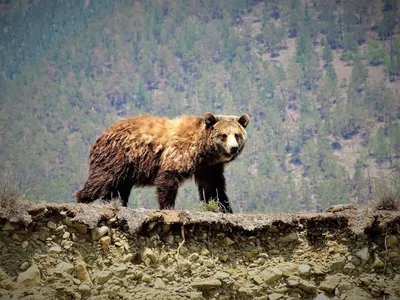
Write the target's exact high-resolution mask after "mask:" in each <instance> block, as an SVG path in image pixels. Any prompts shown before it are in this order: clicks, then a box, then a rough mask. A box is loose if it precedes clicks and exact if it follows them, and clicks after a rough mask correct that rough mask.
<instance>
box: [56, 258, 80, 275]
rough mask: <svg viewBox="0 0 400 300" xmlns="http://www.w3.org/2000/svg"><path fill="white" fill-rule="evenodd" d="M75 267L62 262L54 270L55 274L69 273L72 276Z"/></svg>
mask: <svg viewBox="0 0 400 300" xmlns="http://www.w3.org/2000/svg"><path fill="white" fill-rule="evenodd" d="M74 269H75V268H74V265H73V264H71V263H68V262H65V261H62V262H60V263H59V264H58V265H57V266H56V267H55V269H54V272H55V273H64V272H65V273H67V274H72V272H73V271H74Z"/></svg>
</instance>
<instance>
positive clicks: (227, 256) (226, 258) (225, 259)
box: [219, 255, 229, 262]
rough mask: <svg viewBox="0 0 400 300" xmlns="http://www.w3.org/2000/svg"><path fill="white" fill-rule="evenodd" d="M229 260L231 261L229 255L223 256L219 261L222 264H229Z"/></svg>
mask: <svg viewBox="0 0 400 300" xmlns="http://www.w3.org/2000/svg"><path fill="white" fill-rule="evenodd" d="M228 259H229V255H221V256H220V257H219V260H220V261H222V262H227V261H228Z"/></svg>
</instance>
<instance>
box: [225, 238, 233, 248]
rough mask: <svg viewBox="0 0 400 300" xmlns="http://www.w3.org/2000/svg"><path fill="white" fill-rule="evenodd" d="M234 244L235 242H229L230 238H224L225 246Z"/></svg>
mask: <svg viewBox="0 0 400 300" xmlns="http://www.w3.org/2000/svg"><path fill="white" fill-rule="evenodd" d="M234 243H235V241H233V240H231V239H230V238H228V237H226V238H225V245H226V246H231V245H233V244H234Z"/></svg>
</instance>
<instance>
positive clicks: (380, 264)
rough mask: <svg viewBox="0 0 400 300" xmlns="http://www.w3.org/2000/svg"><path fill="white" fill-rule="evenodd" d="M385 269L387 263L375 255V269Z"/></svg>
mask: <svg viewBox="0 0 400 300" xmlns="http://www.w3.org/2000/svg"><path fill="white" fill-rule="evenodd" d="M384 267H385V263H384V262H383V261H382V260H381V259H380V258H379V256H378V255H377V254H375V261H374V268H375V269H381V268H384Z"/></svg>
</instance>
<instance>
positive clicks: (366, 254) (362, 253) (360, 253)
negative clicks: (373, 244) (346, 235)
mask: <svg viewBox="0 0 400 300" xmlns="http://www.w3.org/2000/svg"><path fill="white" fill-rule="evenodd" d="M356 255H357V256H358V257H359V258H361V259H362V260H363V261H364V262H367V261H368V260H369V257H370V255H369V250H368V247H364V248H362V249H361V250H359V251H357V252H356Z"/></svg>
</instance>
